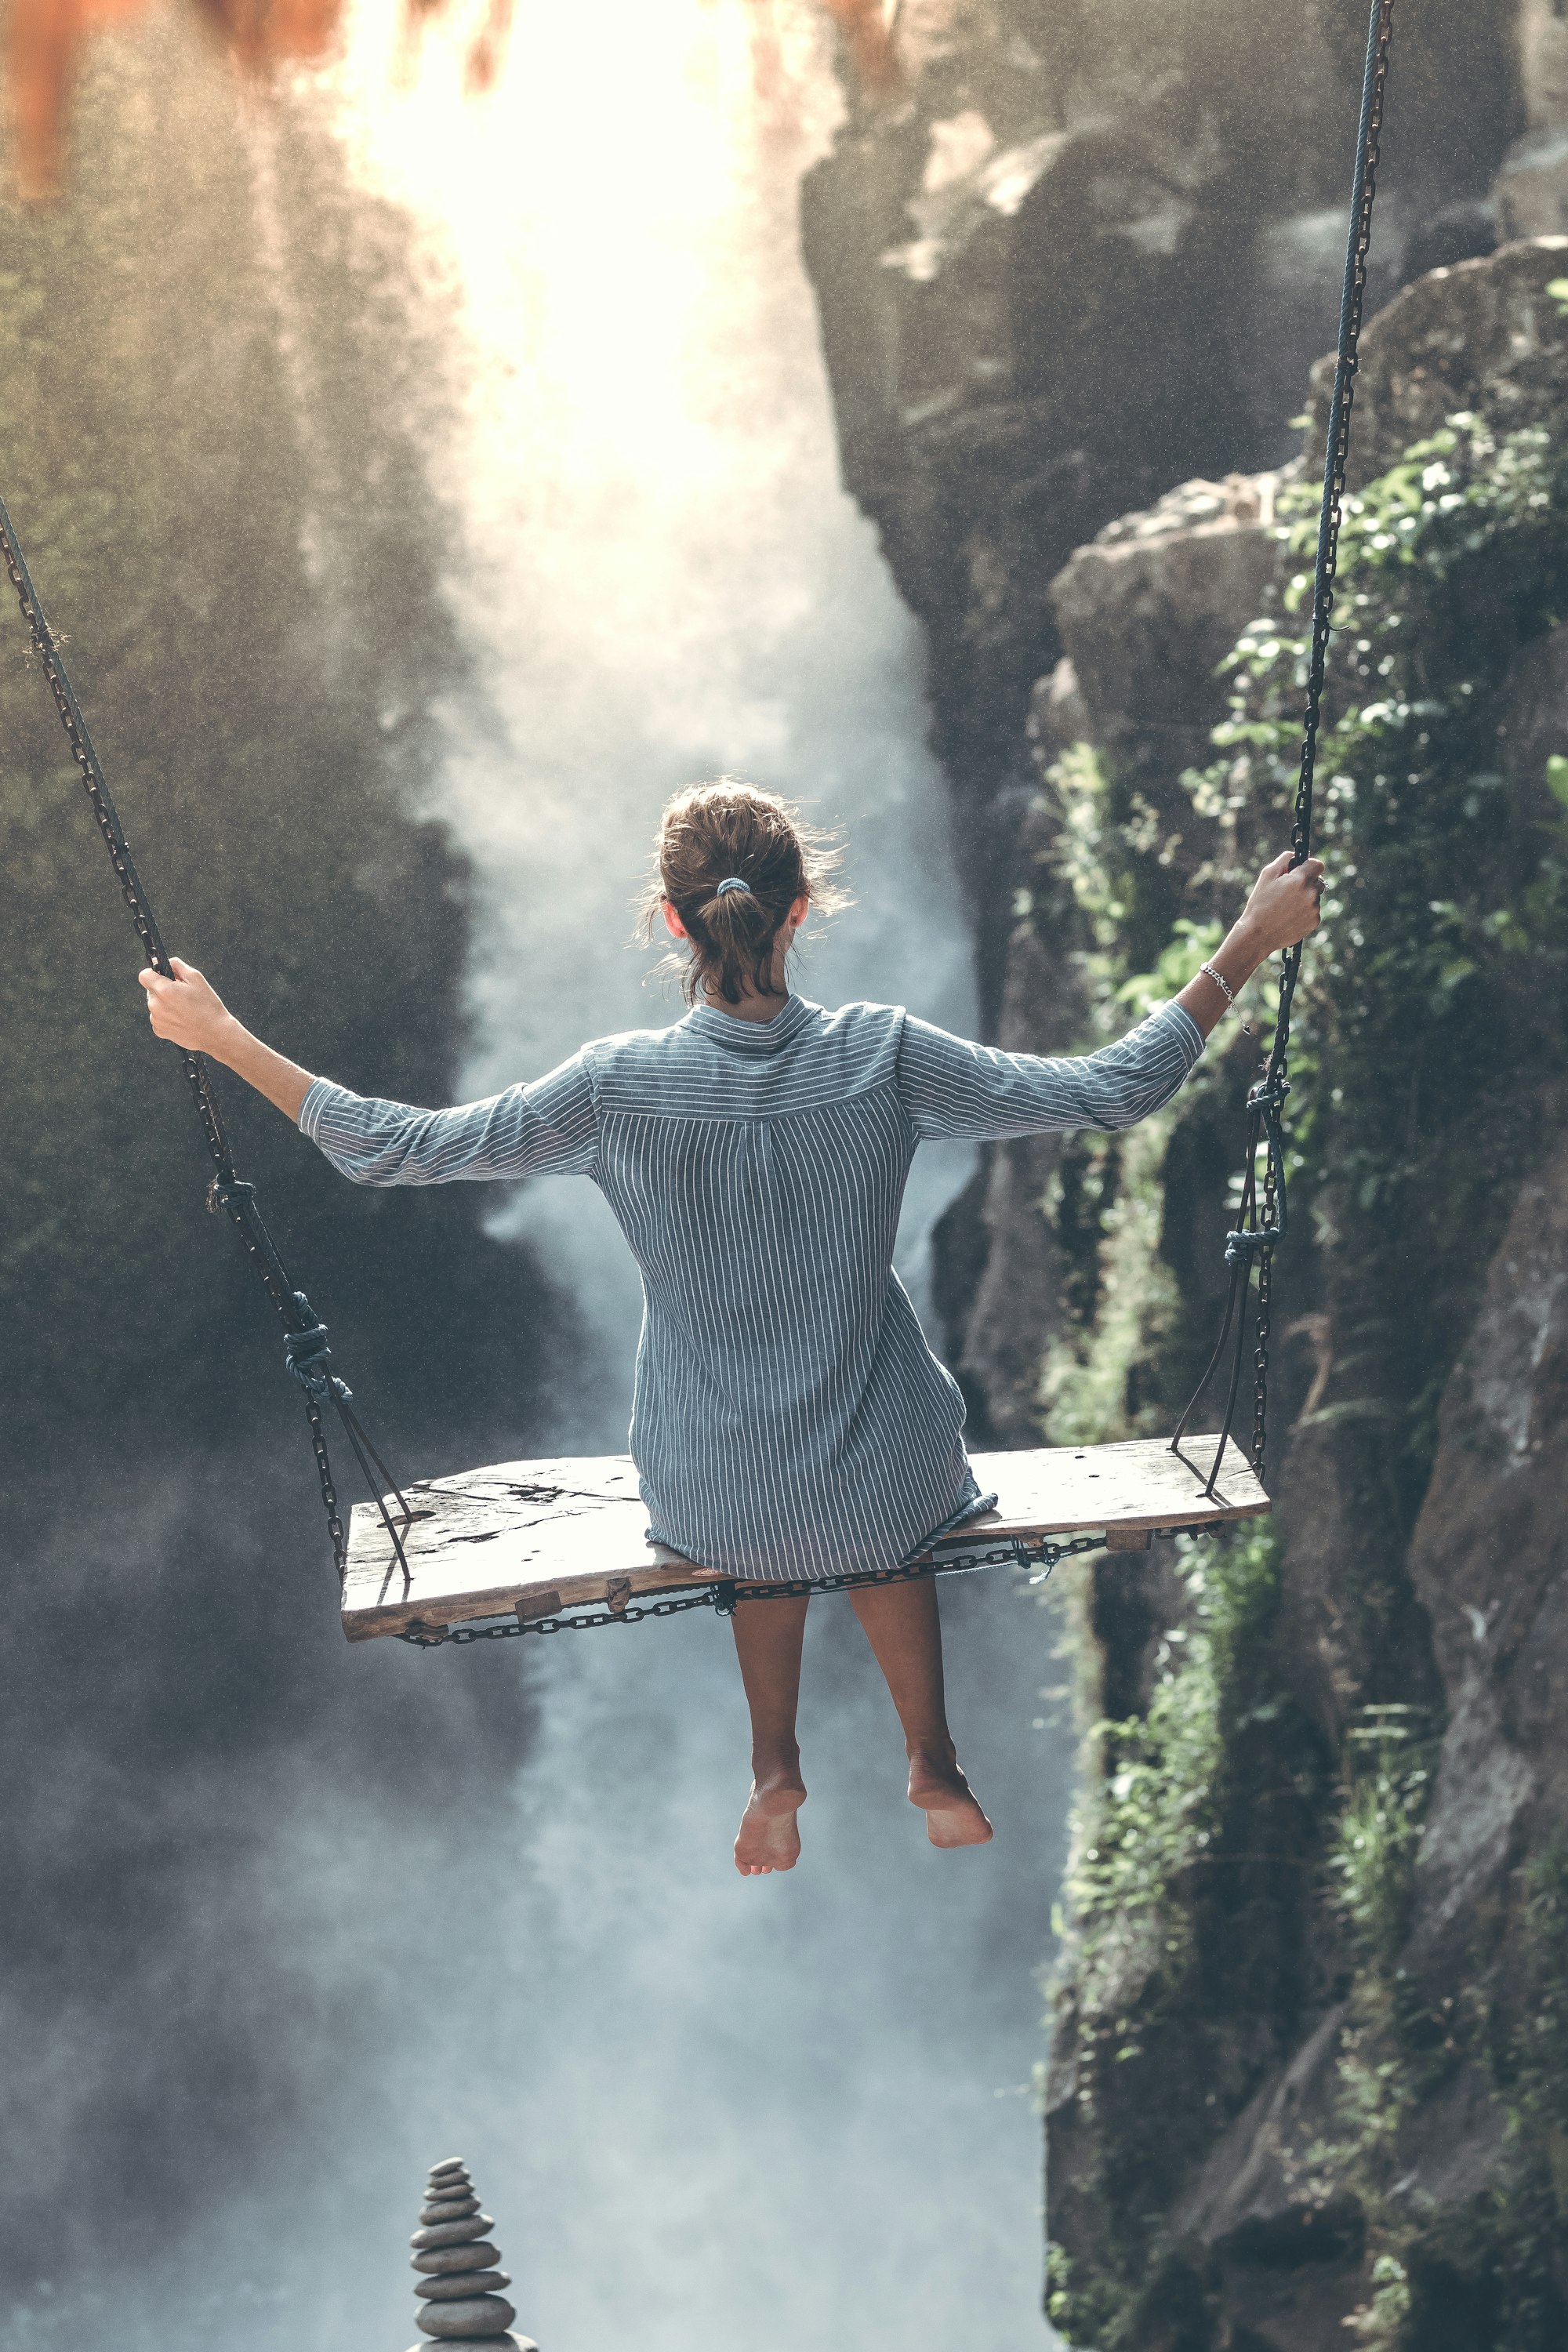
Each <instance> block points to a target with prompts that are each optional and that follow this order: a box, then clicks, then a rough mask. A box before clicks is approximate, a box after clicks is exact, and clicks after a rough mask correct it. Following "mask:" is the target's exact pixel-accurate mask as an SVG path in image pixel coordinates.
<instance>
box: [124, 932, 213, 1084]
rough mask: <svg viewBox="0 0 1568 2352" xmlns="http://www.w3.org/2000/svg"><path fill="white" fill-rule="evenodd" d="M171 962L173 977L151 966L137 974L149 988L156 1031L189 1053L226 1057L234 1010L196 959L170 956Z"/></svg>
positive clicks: (149, 1010) (150, 1015) (149, 1007)
mask: <svg viewBox="0 0 1568 2352" xmlns="http://www.w3.org/2000/svg"><path fill="white" fill-rule="evenodd" d="M169 964H170V968H171V970H172V971H173V972H174V978H173V980H168V979H165V977H164V975H163V973H162V972H161V971H153V970H152V969H151V967H149V968H148V970H147V971H139V972H138V973H137V975H136V977H137V979H138V980H139V981H140V982H141V983H142V987H143V988H144V989H145V990H146V992H147V1018H148V1020H149V1021H151V1023H152V1024H153V1035H154V1036H155V1037H166V1038H167V1039H168V1041H169V1043H170V1045H181V1046H183V1047H184V1050H185V1052H186V1053H187V1054H211V1055H214V1056H215V1058H216V1060H218V1061H225V1060H226V1059H227V1055H226V1053H225V1051H224V1048H225V1046H226V1045H227V1044H228V1043H229V1042H230V1040H231V1039H232V1037H233V1034H234V1032H235V1030H236V1029H237V1027H238V1024H237V1021H236V1020H235V1017H234V1015H233V1013H231V1012H230V1011H229V1009H228V1007H227V1005H226V1003H224V1001H223V999H222V997H221V996H220V995H219V994H218V992H217V991H216V988H214V986H213V985H212V983H211V982H210V981H208V980H206V979H205V978H204V977H203V975H202V974H201V973H200V972H199V971H197V970H196V968H195V964H194V963H184V962H182V961H181V960H180V958H179V957H178V956H171V957H170V958H169Z"/></svg>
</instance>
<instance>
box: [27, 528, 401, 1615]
mask: <svg viewBox="0 0 1568 2352" xmlns="http://www.w3.org/2000/svg"><path fill="white" fill-rule="evenodd" d="M0 561H3V562H4V563H5V570H6V572H7V574H8V575H9V578H10V582H11V585H12V587H13V588H14V589H15V590H16V601H17V603H18V604H20V606H21V608H22V618H23V619H24V620H25V621H26V624H27V628H28V631H29V633H30V635H31V637H32V647H33V652H34V654H35V655H36V656H37V659H38V660H39V662H40V663H41V664H42V666H43V672H44V677H45V678H46V679H47V682H48V688H49V692H50V694H51V696H52V697H53V698H54V705H55V709H56V711H57V712H58V716H59V721H60V725H61V727H62V728H63V729H64V730H65V736H66V740H67V742H68V744H69V745H70V750H71V757H72V759H73V760H74V761H76V764H77V768H78V771H79V773H80V777H81V782H82V785H83V788H84V790H85V791H86V793H87V797H88V800H89V803H90V805H91V808H92V813H93V815H94V817H95V818H96V820H97V823H98V829H99V832H100V834H101V835H102V836H103V841H104V845H105V847H106V848H107V850H108V852H109V862H110V865H111V866H112V867H113V868H114V877H115V879H116V881H117V882H118V883H119V885H120V890H121V897H122V898H124V900H125V904H126V906H127V907H128V908H129V909H130V912H131V920H132V924H133V926H134V927H135V931H136V936H137V938H138V940H140V941H141V943H142V951H143V953H144V954H145V956H146V958H147V961H148V962H149V963H150V964H151V965H152V967H153V971H159V972H162V973H163V976H164V977H165V979H169V978H172V977H173V972H174V968H173V966H172V964H171V962H170V961H169V955H168V951H167V950H166V949H165V947H164V945H163V934H162V933H161V932H160V930H159V929H158V923H157V919H156V917H155V916H154V915H153V908H152V905H151V902H150V901H149V899H148V897H147V893H146V891H145V889H144V888H143V887H142V877H141V876H140V875H139V874H138V873H137V871H136V861H135V860H134V858H133V857H132V855H131V845H130V843H129V842H128V841H127V840H126V838H125V828H124V826H123V825H122V824H121V822H120V812H119V810H118V809H117V808H116V807H115V805H114V797H113V794H112V793H110V789H109V783H108V780H107V778H106V777H105V775H104V772H103V769H102V766H101V765H100V761H99V757H98V753H97V752H96V751H95V750H94V749H93V742H92V737H91V735H90V733H89V730H88V724H87V720H86V719H85V718H84V717H83V716H82V709H81V705H80V703H79V701H78V700H77V698H76V689H75V688H74V687H73V686H72V684H71V681H70V674H69V672H68V670H67V668H66V666H65V663H64V661H63V660H62V659H61V657H60V651H59V645H58V640H57V638H56V636H55V634H54V631H53V629H52V628H51V627H50V625H49V622H48V618H47V614H46V613H45V611H44V608H43V604H42V603H41V601H40V600H39V597H38V593H37V590H36V589H35V587H34V586H33V582H32V576H31V574H30V573H29V572H28V570H27V563H26V557H25V556H24V554H23V552H22V545H21V541H20V540H19V539H18V538H17V536H16V526H15V524H14V523H13V522H12V520H11V516H10V512H9V510H8V509H7V508H6V505H5V500H4V499H0ZM180 1064H181V1067H182V1069H183V1071H184V1078H185V1083H186V1085H187V1087H189V1088H190V1092H191V1098H192V1101H193V1103H194V1105H195V1112H196V1117H197V1118H198V1119H199V1120H200V1121H201V1129H202V1137H203V1140H204V1141H205V1145H206V1149H207V1155H208V1157H209V1158H210V1160H212V1163H213V1175H212V1179H211V1181H210V1182H209V1183H208V1185H207V1193H206V1204H207V1207H208V1209H209V1210H210V1211H212V1212H213V1213H215V1214H216V1212H217V1211H218V1210H219V1209H221V1210H223V1211H224V1212H225V1213H226V1215H227V1217H228V1220H229V1223H231V1224H232V1225H233V1227H234V1229H235V1231H236V1232H237V1234H238V1235H239V1237H240V1240H241V1241H242V1242H243V1243H244V1244H245V1249H246V1253H247V1256H248V1257H249V1259H250V1261H251V1264H252V1265H254V1266H255V1268H256V1270H257V1273H258V1275H259V1276H260V1277H261V1281H262V1284H263V1286H264V1287H265V1289H266V1291H267V1295H268V1297H269V1298H270V1299H271V1301H272V1304H273V1306H274V1307H276V1308H277V1310H278V1313H279V1318H281V1321H282V1324H283V1328H284V1333H285V1343H284V1347H285V1358H286V1360H287V1362H288V1366H289V1370H290V1371H291V1372H293V1373H294V1375H295V1377H296V1378H297V1379H298V1380H299V1381H300V1386H301V1387H302V1388H303V1390H304V1391H305V1412H306V1418H307V1420H308V1422H309V1424H310V1448H311V1452H312V1453H313V1454H314V1456H315V1461H316V1475H317V1477H318V1479H319V1481H320V1484H321V1507H322V1509H323V1510H324V1512H325V1514H326V1520H327V1532H328V1534H329V1536H330V1537H331V1546H332V1559H333V1564H334V1565H335V1567H336V1569H337V1572H338V1581H339V1583H340V1585H341V1584H342V1580H343V1576H344V1573H345V1570H346V1568H347V1563H348V1538H347V1536H346V1534H345V1532H344V1528H343V1523H342V1516H341V1514H340V1512H339V1508H338V1496H337V1489H336V1487H335V1486H333V1483H332V1470H331V1461H330V1459H329V1457H328V1453H327V1438H326V1431H325V1429H324V1427H323V1425H322V1420H321V1405H322V1403H323V1402H327V1401H330V1402H332V1403H333V1404H335V1405H336V1407H337V1410H338V1413H339V1416H340V1418H341V1419H342V1422H343V1424H344V1427H345V1429H346V1430H347V1431H348V1433H349V1437H350V1441H351V1443H352V1444H353V1445H354V1447H355V1451H356V1452H357V1453H360V1458H361V1460H362V1461H363V1460H364V1459H365V1458H366V1456H365V1453H364V1452H362V1451H361V1449H362V1447H364V1448H368V1452H369V1458H370V1460H372V1461H373V1462H374V1463H375V1464H376V1466H377V1467H378V1468H383V1469H384V1465H382V1464H381V1463H380V1461H379V1457H378V1456H376V1455H375V1454H374V1448H370V1447H369V1445H368V1440H366V1439H365V1437H364V1433H363V1429H362V1428H361V1427H360V1426H359V1423H357V1421H356V1420H355V1418H354V1416H353V1414H352V1413H351V1412H349V1410H348V1408H349V1402H350V1397H351V1391H349V1390H348V1389H347V1388H346V1387H345V1386H344V1384H343V1382H342V1381H341V1380H339V1379H338V1378H337V1377H336V1375H335V1374H334V1373H332V1372H331V1371H330V1370H328V1369H327V1367H328V1365H329V1363H330V1360H331V1358H330V1351H329V1350H328V1349H326V1347H325V1345H324V1344H322V1342H324V1339H325V1331H324V1327H323V1326H322V1325H321V1324H320V1323H319V1322H318V1320H317V1318H316V1315H315V1311H314V1309H313V1308H312V1307H311V1305H310V1300H309V1299H308V1298H307V1297H305V1294H304V1292H303V1291H300V1290H296V1289H295V1288H294V1286H293V1284H292V1283H291V1282H290V1281H289V1275H288V1271H287V1269H286V1268H285V1266H284V1264H283V1261H282V1259H281V1257H280V1256H279V1254H278V1249H277V1246H276V1244H275V1243H274V1242H273V1239H272V1236H271V1234H270V1233H269V1232H268V1228H267V1223H266V1220H265V1218H264V1217H263V1216H262V1214H261V1211H260V1209H259V1207H258V1204H257V1199H256V1187H255V1185H254V1184H250V1183H247V1181H245V1179H244V1178H243V1177H241V1176H237V1175H236V1173H235V1168H234V1156H233V1153H232V1152H231V1150H230V1149H229V1142H228V1137H227V1134H226V1131H225V1129H224V1123H223V1114H222V1112H221V1111H220V1110H219V1108H218V1104H217V1097H216V1095H215V1094H214V1092H213V1087H212V1078H211V1075H210V1073H209V1071H208V1069H207V1066H206V1063H205V1060H204V1059H203V1057H202V1056H201V1055H199V1054H187V1053H185V1052H184V1051H183V1050H182V1052H181V1055H180ZM318 1333H320V1334H321V1342H315V1344H312V1345H311V1346H310V1349H309V1351H308V1353H297V1349H298V1343H299V1342H300V1340H302V1339H303V1340H309V1341H312V1342H314V1341H315V1335H316V1334H318ZM368 1483H369V1484H370V1485H371V1490H372V1493H373V1494H374V1496H375V1500H376V1503H377V1506H378V1507H379V1508H380V1511H381V1516H382V1519H383V1522H384V1525H385V1527H386V1528H387V1532H388V1533H389V1535H390V1536H391V1538H392V1541H393V1545H394V1548H395V1550H396V1552H397V1556H398V1558H399V1559H402V1558H403V1545H402V1538H401V1532H400V1530H399V1528H398V1527H397V1526H396V1524H395V1520H394V1517H393V1516H392V1514H391V1513H389V1511H388V1510H387V1507H386V1504H385V1501H384V1496H383V1495H382V1493H381V1492H380V1491H379V1490H378V1489H377V1488H376V1486H375V1485H374V1480H370V1481H368ZM388 1488H389V1490H390V1491H391V1492H393V1493H397V1492H398V1490H397V1488H396V1486H395V1483H394V1482H393V1481H392V1480H391V1479H390V1476H389V1477H388ZM399 1500H400V1501H401V1500H402V1497H401V1495H399ZM404 1510H405V1524H406V1510H407V1507H406V1505H405V1506H404Z"/></svg>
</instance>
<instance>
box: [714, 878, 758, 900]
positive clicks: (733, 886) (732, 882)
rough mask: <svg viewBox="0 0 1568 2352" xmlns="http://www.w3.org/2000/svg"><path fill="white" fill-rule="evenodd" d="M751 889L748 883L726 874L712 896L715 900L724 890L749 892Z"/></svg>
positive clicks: (720, 896) (721, 895)
mask: <svg viewBox="0 0 1568 2352" xmlns="http://www.w3.org/2000/svg"><path fill="white" fill-rule="evenodd" d="M751 887H752V886H751V884H750V883H749V882H742V879H741V877H740V876H739V875H738V874H727V875H726V876H725V877H724V879H723V881H722V882H721V883H720V885H719V887H718V888H717V890H715V891H714V893H713V896H714V897H715V898H722V897H723V896H724V893H725V891H726V890H749V889H750V888H751Z"/></svg>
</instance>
